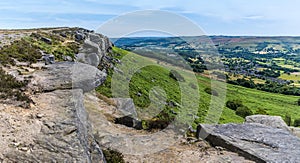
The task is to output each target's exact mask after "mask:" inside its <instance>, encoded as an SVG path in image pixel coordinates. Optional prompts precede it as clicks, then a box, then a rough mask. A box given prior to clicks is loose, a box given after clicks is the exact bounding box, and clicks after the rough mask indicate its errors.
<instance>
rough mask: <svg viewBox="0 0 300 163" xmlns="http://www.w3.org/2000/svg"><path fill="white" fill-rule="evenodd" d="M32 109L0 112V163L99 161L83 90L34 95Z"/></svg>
mask: <svg viewBox="0 0 300 163" xmlns="http://www.w3.org/2000/svg"><path fill="white" fill-rule="evenodd" d="M33 101H34V102H35V104H36V106H35V107H33V108H31V109H22V108H13V107H11V108H4V110H2V111H0V128H1V130H0V133H1V135H2V137H1V139H0V146H1V149H0V162H102V161H103V160H104V158H103V154H102V152H101V149H100V147H99V146H98V145H97V143H96V142H95V140H94V138H93V135H92V130H91V126H90V124H89V121H88V117H87V114H86V112H85V108H84V104H83V93H82V90H79V89H77V90H57V91H53V92H49V93H43V94H39V95H35V96H34V97H33Z"/></svg>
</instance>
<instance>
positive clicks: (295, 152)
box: [198, 123, 300, 162]
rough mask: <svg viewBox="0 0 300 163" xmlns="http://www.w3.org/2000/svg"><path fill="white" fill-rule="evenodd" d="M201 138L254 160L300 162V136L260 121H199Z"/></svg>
mask: <svg viewBox="0 0 300 163" xmlns="http://www.w3.org/2000/svg"><path fill="white" fill-rule="evenodd" d="M199 129H200V135H198V136H199V137H201V138H205V137H206V138H205V139H206V140H207V141H209V142H210V143H211V144H212V145H214V146H222V147H224V148H227V149H229V150H231V151H233V152H237V153H239V154H240V155H242V156H244V157H245V158H247V159H250V160H253V161H256V162H300V157H299V156H300V139H299V138H297V137H296V136H294V135H292V134H291V133H290V132H288V131H286V130H284V129H278V128H272V127H269V126H265V125H261V124H254V123H253V124H251V123H245V124H224V125H199V126H198V130H199Z"/></svg>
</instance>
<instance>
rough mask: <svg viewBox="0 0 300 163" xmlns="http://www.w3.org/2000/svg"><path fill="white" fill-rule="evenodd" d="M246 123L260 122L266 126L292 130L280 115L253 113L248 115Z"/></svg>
mask: <svg viewBox="0 0 300 163" xmlns="http://www.w3.org/2000/svg"><path fill="white" fill-rule="evenodd" d="M245 123H259V124H262V125H265V126H270V127H273V128H281V129H284V130H287V131H290V129H289V127H288V126H287V124H286V123H285V122H284V121H283V119H282V118H281V117H280V116H268V115H252V116H247V117H246V120H245Z"/></svg>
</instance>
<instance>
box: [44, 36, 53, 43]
mask: <svg viewBox="0 0 300 163" xmlns="http://www.w3.org/2000/svg"><path fill="white" fill-rule="evenodd" d="M41 40H42V41H44V42H45V43H47V44H52V40H51V39H50V38H46V37H41Z"/></svg>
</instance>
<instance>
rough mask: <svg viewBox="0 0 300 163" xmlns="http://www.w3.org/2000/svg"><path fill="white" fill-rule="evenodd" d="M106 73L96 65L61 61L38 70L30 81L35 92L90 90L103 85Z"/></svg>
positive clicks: (30, 85) (30, 87)
mask: <svg viewBox="0 0 300 163" xmlns="http://www.w3.org/2000/svg"><path fill="white" fill-rule="evenodd" d="M105 79H106V73H105V72H102V71H100V70H98V69H97V68H96V67H94V66H91V65H88V64H83V63H79V62H60V63H55V64H51V65H48V66H46V68H45V69H44V70H40V71H37V72H35V73H34V74H33V78H32V80H31V82H30V83H29V89H31V90H32V91H34V92H49V91H54V90H58V89H60V90H62V89H72V88H73V89H82V90H83V91H84V92H88V91H91V90H93V89H94V88H96V87H97V86H99V85H101V84H102V83H103V82H104V81H105Z"/></svg>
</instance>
